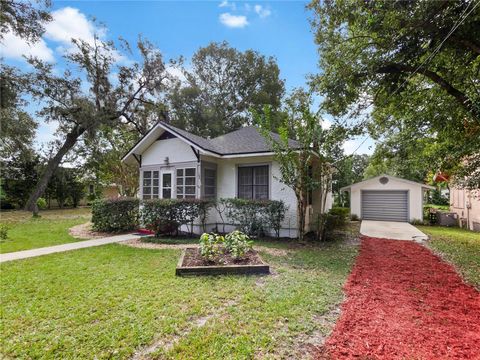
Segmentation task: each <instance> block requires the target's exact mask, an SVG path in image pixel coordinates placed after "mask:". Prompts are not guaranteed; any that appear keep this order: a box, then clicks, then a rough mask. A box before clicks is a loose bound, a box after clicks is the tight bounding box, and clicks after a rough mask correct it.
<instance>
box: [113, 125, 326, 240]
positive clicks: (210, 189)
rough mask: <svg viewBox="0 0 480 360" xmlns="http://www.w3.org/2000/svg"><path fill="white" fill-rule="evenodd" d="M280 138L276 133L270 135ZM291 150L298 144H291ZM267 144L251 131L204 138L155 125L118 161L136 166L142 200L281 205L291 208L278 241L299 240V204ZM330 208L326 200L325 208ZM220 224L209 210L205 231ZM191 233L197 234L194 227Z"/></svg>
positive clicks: (315, 201)
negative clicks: (234, 200) (241, 200)
mask: <svg viewBox="0 0 480 360" xmlns="http://www.w3.org/2000/svg"><path fill="white" fill-rule="evenodd" d="M273 136H274V137H278V135H277V134H273ZM289 144H290V146H291V147H292V148H298V147H299V143H298V142H296V141H294V140H290V141H289ZM273 155H274V153H273V152H272V150H271V149H270V147H269V146H268V143H267V142H266V141H265V139H264V138H263V137H262V135H261V134H260V133H259V132H258V130H257V128H255V127H253V126H249V127H244V128H241V129H239V130H236V131H233V132H231V133H228V134H225V135H222V136H219V137H216V138H213V139H205V138H202V137H200V136H197V135H194V134H191V133H189V132H187V131H185V130H182V129H179V128H176V127H174V126H171V125H169V124H167V123H164V122H158V123H157V125H155V126H154V127H153V128H152V129H151V130H150V131H149V132H148V133H147V134H146V135H145V136H144V137H143V138H142V139H141V140H140V141H139V142H138V143H137V144H136V145H135V146H134V147H133V148H132V149H131V150H130V151H129V152H128V153H127V154H126V155H125V156H124V157H123V159H122V161H123V162H125V163H130V164H134V163H136V164H138V166H139V167H140V193H139V196H140V198H141V199H154V198H163V199H166V198H167V199H169V198H178V199H181V198H207V199H208V198H214V199H215V198H216V199H220V198H245V199H270V200H282V201H284V202H285V204H286V205H287V206H288V207H289V209H288V211H287V214H286V217H285V220H284V223H283V224H282V229H281V233H280V236H282V237H297V235H298V231H297V215H296V214H297V211H296V209H297V200H296V197H295V194H294V192H293V190H292V189H291V188H289V187H287V186H286V185H284V184H283V183H281V182H280V181H279V178H280V171H279V164H278V163H277V162H276V161H275V160H274V156H273ZM321 200H322V199H321V195H320V192H318V193H314V194H312V196H311V201H310V205H309V210H308V211H307V212H308V214H309V217H308V218H307V219H306V221H307V224H313V220H312V219H313V218H312V215H313V214H315V213H316V212H315V210H317V209H320V204H321ZM330 207H331V196H328V197H327V206H326V209H329V208H330ZM219 223H221V219H220V218H219V216H218V214H217V212H216V211H214V210H212V211H210V214H209V216H208V219H207V230H208V231H210V230H212V229H213V228H215V226H217V224H219ZM194 231H195V232H197V233H199V232H201V228H200V226H196V228H195V229H194Z"/></svg>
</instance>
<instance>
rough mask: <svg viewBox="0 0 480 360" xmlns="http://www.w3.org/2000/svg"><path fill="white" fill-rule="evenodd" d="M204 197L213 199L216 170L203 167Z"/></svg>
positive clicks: (215, 191) (215, 189)
mask: <svg viewBox="0 0 480 360" xmlns="http://www.w3.org/2000/svg"><path fill="white" fill-rule="evenodd" d="M203 176H204V179H203V184H204V197H205V198H207V199H213V198H215V196H216V195H217V171H216V170H215V169H208V168H205V169H204V172H203Z"/></svg>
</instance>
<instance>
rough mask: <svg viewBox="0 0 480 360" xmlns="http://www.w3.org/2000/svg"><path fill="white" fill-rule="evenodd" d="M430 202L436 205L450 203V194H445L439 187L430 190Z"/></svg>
mask: <svg viewBox="0 0 480 360" xmlns="http://www.w3.org/2000/svg"><path fill="white" fill-rule="evenodd" d="M430 202H431V203H432V204H434V205H450V199H449V198H448V196H444V195H443V194H442V192H441V191H440V190H439V189H435V190H432V191H431V192H430Z"/></svg>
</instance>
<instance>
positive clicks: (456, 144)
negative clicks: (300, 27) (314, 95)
mask: <svg viewBox="0 0 480 360" xmlns="http://www.w3.org/2000/svg"><path fill="white" fill-rule="evenodd" d="M310 8H311V9H312V10H313V12H314V19H313V21H312V26H313V28H314V30H315V32H316V37H315V40H316V43H317V45H318V48H319V54H320V62H319V66H320V68H321V69H322V72H321V73H320V74H319V75H318V76H315V77H313V78H312V80H311V85H312V87H313V88H314V89H315V91H317V92H318V93H319V94H320V95H322V96H323V97H324V102H323V104H322V106H323V108H324V109H325V110H326V111H328V112H330V113H331V114H333V115H335V116H338V117H352V118H353V119H354V120H356V121H357V122H358V121H360V123H361V124H362V125H365V124H366V125H367V126H368V130H369V132H370V134H371V135H372V137H373V138H374V139H377V140H380V141H381V142H382V141H384V140H386V141H389V140H393V139H394V135H395V133H397V134H398V133H401V134H402V135H403V136H404V137H407V136H411V137H412V139H413V140H415V141H420V142H426V145H425V147H424V150H425V152H424V165H425V167H431V168H437V169H451V170H455V171H456V170H458V169H459V166H458V165H459V164H462V159H463V158H465V157H466V156H471V155H473V154H475V153H478V151H479V147H480V146H479V145H478V144H480V84H479V82H478V74H479V73H478V71H479V59H480V57H479V55H480V43H479V40H478V39H479V38H478V34H479V33H480V6H478V3H475V2H467V1H465V2H463V1H457V2H439V1H427V2H424V1H403V2H402V1H401V2H375V1H374V2H372V1H370V2H362V3H357V2H350V1H346V2H336V1H332V0H327V1H322V2H320V1H314V2H312V3H311V4H310ZM457 25H458V27H457V28H456V29H455V27H456V26H457ZM452 29H455V30H454V31H453V32H452V33H450V31H451V30H452ZM372 105H373V107H372V108H370V106H372ZM385 130H389V131H388V132H387V133H386V134H385V132H386V131H385ZM478 183H479V184H480V176H479V178H478Z"/></svg>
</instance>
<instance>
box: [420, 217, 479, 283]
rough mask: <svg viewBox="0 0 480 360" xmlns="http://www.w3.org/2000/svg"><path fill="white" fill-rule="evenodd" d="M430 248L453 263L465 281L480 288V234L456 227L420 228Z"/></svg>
mask: <svg viewBox="0 0 480 360" xmlns="http://www.w3.org/2000/svg"><path fill="white" fill-rule="evenodd" d="M418 228H419V229H420V230H421V231H423V232H424V233H426V234H428V235H429V236H430V238H431V240H430V242H429V246H430V247H431V248H432V249H433V250H434V251H435V252H438V253H440V254H441V255H442V256H443V257H444V258H445V259H446V260H448V261H450V262H451V263H453V264H454V265H455V266H456V267H457V269H458V270H459V271H460V272H461V273H462V275H463V277H464V278H465V280H466V281H467V282H469V283H471V284H473V285H474V286H476V287H477V288H480V233H478V232H473V231H469V230H464V229H460V228H455V227H444V226H418Z"/></svg>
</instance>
